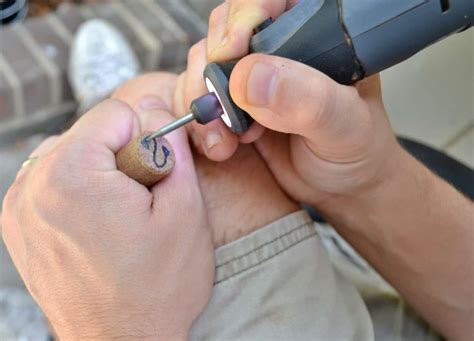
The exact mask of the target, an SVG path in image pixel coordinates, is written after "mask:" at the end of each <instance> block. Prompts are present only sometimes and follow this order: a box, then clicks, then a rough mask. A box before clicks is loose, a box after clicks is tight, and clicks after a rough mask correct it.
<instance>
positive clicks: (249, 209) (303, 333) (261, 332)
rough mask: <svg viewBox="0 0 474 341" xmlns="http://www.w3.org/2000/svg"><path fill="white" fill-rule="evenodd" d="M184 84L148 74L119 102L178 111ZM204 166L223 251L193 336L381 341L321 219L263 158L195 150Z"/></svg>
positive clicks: (249, 150)
mask: <svg viewBox="0 0 474 341" xmlns="http://www.w3.org/2000/svg"><path fill="white" fill-rule="evenodd" d="M176 82H177V76H176V75H171V74H163V73H155V74H149V75H144V76H141V77H139V78H137V79H134V80H132V81H130V82H128V83H127V84H125V85H124V86H122V87H121V88H120V89H119V90H118V91H116V93H115V94H114V95H113V98H116V99H119V100H122V101H125V102H126V103H128V104H129V105H131V106H132V107H134V106H136V105H138V102H140V101H141V100H142V99H143V97H144V96H155V97H156V96H157V97H160V98H161V99H162V100H163V101H164V102H165V103H166V105H167V106H168V108H169V110H170V111H172V112H173V111H174V106H175V102H176V100H179V99H177V98H176V96H175V94H174V88H175V86H176ZM147 126H149V124H148V123H147ZM156 128H158V127H156ZM194 161H195V163H196V169H197V173H198V177H199V181H200V186H201V189H202V193H203V196H204V201H205V203H206V206H207V213H208V219H209V222H210V224H211V229H212V231H213V235H214V243H215V247H216V248H217V250H216V277H215V286H214V294H213V297H212V299H211V302H210V303H209V305H208V307H207V308H206V310H205V311H204V312H203V314H202V315H201V318H200V319H199V320H198V321H196V323H195V326H194V328H193V331H192V335H191V337H192V338H193V339H223V338H226V339H235V338H252V339H261V338H274V337H279V338H287V339H288V338H291V339H304V338H307V337H312V338H315V337H316V338H318V337H319V338H325V339H327V338H334V337H343V338H344V339H371V338H372V336H373V335H372V326H371V322H370V318H369V316H368V313H367V309H366V308H365V306H364V304H363V302H362V300H361V298H360V296H359V295H358V293H357V292H356V290H355V288H354V287H353V286H352V285H351V284H349V283H348V282H347V281H345V280H344V279H343V278H342V277H341V276H340V275H339V274H338V273H337V272H336V271H334V269H333V267H332V266H331V263H330V261H329V258H328V257H327V255H326V252H325V249H324V247H323V245H322V244H321V242H320V240H319V238H318V236H317V234H316V231H315V228H314V224H313V222H312V220H311V219H310V217H309V216H308V215H307V214H306V213H305V212H303V211H299V205H297V203H295V202H294V201H292V200H290V199H289V198H288V197H287V195H286V194H285V193H284V192H283V191H282V189H281V188H280V187H279V185H278V184H277V182H276V181H275V179H274V178H273V176H272V174H271V172H270V170H269V169H268V167H267V165H266V164H265V162H264V161H263V159H262V158H261V157H260V155H259V154H258V152H257V151H256V149H255V148H254V147H253V146H252V145H241V146H240V147H239V150H238V152H237V153H236V154H235V155H234V156H233V157H232V158H230V159H229V160H227V161H225V162H219V163H217V162H213V161H209V160H208V159H207V158H206V157H205V156H202V155H201V154H200V153H199V152H198V151H196V150H195V151H194ZM328 307H329V308H328ZM334 323H337V324H338V328H334Z"/></svg>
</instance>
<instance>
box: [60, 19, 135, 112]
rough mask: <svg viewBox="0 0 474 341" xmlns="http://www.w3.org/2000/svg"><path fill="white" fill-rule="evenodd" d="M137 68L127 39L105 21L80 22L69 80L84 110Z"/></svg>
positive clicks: (72, 51)
mask: <svg viewBox="0 0 474 341" xmlns="http://www.w3.org/2000/svg"><path fill="white" fill-rule="evenodd" d="M139 70H140V67H139V63H138V60H137V57H136V55H135V52H134V51H133V50H132V48H131V47H130V44H129V43H128V41H127V39H126V38H125V37H124V36H123V35H122V33H120V32H119V31H118V30H117V29H116V28H115V27H114V26H112V25H111V24H109V23H108V22H106V21H105V20H100V19H93V20H89V21H87V22H85V23H84V24H82V25H81V26H80V27H79V29H78V31H77V34H76V36H75V39H74V42H73V45H72V49H71V57H70V61H69V81H70V83H71V87H72V90H73V93H74V96H75V98H76V100H77V102H78V103H79V111H78V112H79V113H84V112H86V111H87V110H89V109H90V108H92V107H93V106H94V105H96V104H97V103H99V102H101V101H102V100H104V99H105V98H107V97H108V96H109V95H110V94H111V93H112V92H113V91H114V90H115V89H116V88H117V87H119V86H120V85H121V84H123V83H124V82H126V81H127V80H129V79H131V78H134V77H136V76H137V75H138V73H139Z"/></svg>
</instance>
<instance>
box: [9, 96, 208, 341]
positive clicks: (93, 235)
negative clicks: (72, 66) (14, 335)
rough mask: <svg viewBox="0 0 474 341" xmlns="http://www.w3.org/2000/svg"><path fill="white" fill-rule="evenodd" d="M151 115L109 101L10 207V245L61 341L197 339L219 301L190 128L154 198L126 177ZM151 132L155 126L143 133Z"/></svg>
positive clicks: (56, 143)
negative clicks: (125, 155) (124, 160)
mask: <svg viewBox="0 0 474 341" xmlns="http://www.w3.org/2000/svg"><path fill="white" fill-rule="evenodd" d="M140 108H141V109H140V111H139V115H138V116H137V115H136V114H135V112H134V111H133V110H132V109H131V108H130V107H129V106H127V105H125V104H124V103H122V102H120V101H117V100H108V101H106V102H104V103H102V104H100V105H99V106H97V107H96V108H94V109H93V110H92V111H91V112H89V113H88V114H86V115H85V116H84V117H83V118H81V120H80V121H79V122H78V123H77V124H76V125H75V126H74V127H73V128H72V129H71V130H70V131H69V132H67V133H65V134H64V135H63V136H61V137H60V138H56V139H55V140H48V141H47V142H45V143H44V144H43V145H42V146H40V147H39V148H38V149H37V150H36V151H35V152H33V156H36V157H38V161H37V163H35V164H33V165H30V166H28V167H27V168H24V169H23V170H22V171H21V173H20V174H19V176H18V178H17V180H16V181H15V183H14V184H13V186H12V187H11V188H10V190H9V192H8V194H7V196H6V198H5V201H4V204H3V221H2V227H3V238H4V240H5V243H6V245H7V247H8V250H9V252H10V254H11V256H12V258H13V261H14V263H15V265H16V267H17V268H18V270H19V272H20V274H21V276H22V278H23V280H24V281H25V283H26V286H27V288H28V290H29V291H30V292H31V293H32V295H33V297H34V298H35V299H36V301H37V302H38V304H39V305H40V306H41V308H42V309H43V311H44V312H45V314H46V316H47V318H48V319H49V321H50V322H51V324H52V326H53V328H54V329H55V332H56V333H57V335H58V336H59V338H61V339H65V340H74V339H115V338H124V339H131V338H140V339H147V338H150V339H154V340H155V339H164V340H165V339H173V340H178V339H185V338H186V337H187V332H188V331H189V329H190V328H191V324H192V323H193V321H194V319H195V318H196V317H197V316H198V314H199V313H200V312H201V311H202V310H203V309H204V307H205V305H206V304H207V301H208V299H209V297H210V295H211V290H212V283H213V274H214V258H213V255H214V252H213V247H212V239H211V231H210V229H208V221H207V217H206V214H205V209H204V201H203V199H202V195H201V192H200V189H199V184H198V179H197V176H196V172H195V169H194V164H193V159H192V155H191V152H190V149H189V146H188V142H187V138H186V135H185V133H184V132H182V131H178V132H175V133H173V134H170V135H169V136H168V138H169V140H170V142H171V143H172V145H173V147H174V151H175V155H176V159H177V160H176V165H175V168H174V170H173V172H172V174H171V175H170V176H169V177H167V178H166V179H165V180H163V181H162V182H160V183H159V184H158V185H156V186H155V187H154V188H152V189H151V191H149V190H148V189H147V188H145V187H143V186H141V185H139V184H138V183H136V182H134V181H133V180H131V179H129V178H128V177H127V176H125V175H124V174H122V173H121V172H119V171H117V169H116V164H115V153H116V152H117V151H118V150H119V149H120V148H121V147H123V146H125V145H126V144H127V143H128V142H129V141H130V140H131V138H132V136H135V135H137V134H138V133H139V130H140V124H139V116H146V117H148V116H150V114H149V113H150V112H153V114H154V115H153V117H154V123H153V124H163V123H165V122H167V121H169V120H170V119H171V116H170V115H169V114H167V113H165V112H164V111H163V110H160V108H162V106H161V103H159V102H158V103H157V102H152V101H144V102H143V103H142V105H141V107H140ZM142 128H143V129H144V130H146V129H149V127H147V126H142Z"/></svg>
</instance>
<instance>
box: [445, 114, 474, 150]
mask: <svg viewBox="0 0 474 341" xmlns="http://www.w3.org/2000/svg"><path fill="white" fill-rule="evenodd" d="M471 129H474V121H471V122H469V123H468V124H467V125H465V126H464V127H463V128H462V129H461V130H460V131H458V132H457V133H456V134H455V135H454V136H453V137H452V138H450V139H449V140H448V142H446V143H445V144H444V145H443V146H442V149H443V150H447V149H449V148H451V147H452V146H454V145H455V144H456V143H458V142H459V141H461V140H462V139H463V138H464V137H465V136H466V135H467V134H468V133H469V132H470V131H471Z"/></svg>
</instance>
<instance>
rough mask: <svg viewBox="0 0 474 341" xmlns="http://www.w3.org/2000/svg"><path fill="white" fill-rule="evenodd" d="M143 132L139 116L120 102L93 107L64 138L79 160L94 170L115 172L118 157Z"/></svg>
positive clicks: (108, 102) (105, 102)
mask: <svg viewBox="0 0 474 341" xmlns="http://www.w3.org/2000/svg"><path fill="white" fill-rule="evenodd" d="M139 132H140V123H139V120H138V117H137V115H136V114H135V112H134V111H133V110H132V108H131V107H130V106H128V105H127V104H125V103H124V102H121V101H118V100H112V99H110V100H106V101H104V102H102V103H101V104H99V105H97V106H96V107H94V108H93V109H92V110H91V111H89V112H88V113H87V114H86V115H84V116H82V117H81V119H80V120H79V121H78V122H77V123H76V124H75V125H74V126H73V127H72V128H71V129H70V130H69V131H68V132H67V133H66V134H64V135H63V137H61V139H60V141H59V143H62V141H67V142H69V145H70V147H73V150H74V153H77V154H76V155H75V156H76V158H77V159H81V157H83V158H84V159H83V162H90V163H91V164H90V165H89V166H90V167H91V168H92V169H95V170H100V171H108V170H116V169H117V167H116V162H115V154H116V153H117V152H118V151H119V150H120V149H121V148H123V147H124V146H125V145H127V143H128V142H130V140H131V139H132V138H133V137H134V136H136V135H138V133H139Z"/></svg>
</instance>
